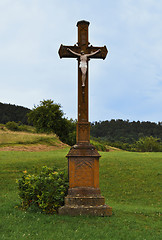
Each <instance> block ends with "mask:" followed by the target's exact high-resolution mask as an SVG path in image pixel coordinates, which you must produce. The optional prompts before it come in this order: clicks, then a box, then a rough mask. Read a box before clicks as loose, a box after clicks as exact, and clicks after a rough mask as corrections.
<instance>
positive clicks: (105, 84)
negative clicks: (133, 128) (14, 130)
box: [0, 0, 162, 122]
mask: <svg viewBox="0 0 162 240" xmlns="http://www.w3.org/2000/svg"><path fill="white" fill-rule="evenodd" d="M80 20H87V21H89V22H90V25H89V41H90V43H91V44H92V45H94V46H104V45H106V46H107V48H108V50H109V53H108V55H107V58H106V59H105V60H104V61H103V60H102V59H93V60H91V61H90V65H89V66H90V69H89V80H90V81H89V85H90V87H89V88H90V91H89V93H90V94H89V101H90V104H89V107H90V111H89V112H90V121H98V120H111V119H124V120H127V119H128V120H130V121H133V120H135V121H137V120H140V121H153V122H158V121H162V0H113V1H112V0H88V1H87V0H69V1H67V0H0V102H2V103H11V104H16V105H20V106H24V107H28V108H31V109H32V108H33V107H34V105H38V104H39V103H40V101H41V100H43V99H52V100H54V101H55V102H56V103H60V104H61V105H62V109H63V111H64V112H65V113H66V117H68V118H73V119H76V118H77V61H76V60H75V59H60V58H59V55H58V49H59V46H60V44H64V45H74V44H75V43H76V42H77V27H76V23H77V22H78V21H80Z"/></svg>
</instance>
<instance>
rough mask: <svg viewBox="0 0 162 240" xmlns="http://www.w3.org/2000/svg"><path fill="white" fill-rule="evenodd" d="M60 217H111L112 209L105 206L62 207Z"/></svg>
mask: <svg viewBox="0 0 162 240" xmlns="http://www.w3.org/2000/svg"><path fill="white" fill-rule="evenodd" d="M59 214H60V215H70V216H78V215H90V216H100V217H106V216H107V217H108V216H111V215H112V208H111V207H109V206H107V205H102V206H67V205H66V206H64V207H62V208H60V209H59Z"/></svg>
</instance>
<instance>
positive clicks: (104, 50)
mask: <svg viewBox="0 0 162 240" xmlns="http://www.w3.org/2000/svg"><path fill="white" fill-rule="evenodd" d="M97 50H100V51H99V52H98V53H96V54H95V55H92V56H90V58H102V59H105V58H106V55H107V53H108V50H107V48H106V46H104V47H93V46H92V45H91V46H89V47H88V53H89V54H90V53H93V52H96V51H97Z"/></svg>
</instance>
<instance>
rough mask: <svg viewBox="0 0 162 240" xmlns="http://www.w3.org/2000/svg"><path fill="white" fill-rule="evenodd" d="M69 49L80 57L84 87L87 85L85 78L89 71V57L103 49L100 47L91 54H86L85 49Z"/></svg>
mask: <svg viewBox="0 0 162 240" xmlns="http://www.w3.org/2000/svg"><path fill="white" fill-rule="evenodd" d="M67 50H68V51H70V52H71V53H73V54H74V55H76V56H78V57H80V59H79V60H80V64H79V67H80V69H81V72H82V87H85V80H86V73H87V67H88V66H87V62H88V60H89V59H88V58H89V57H91V56H93V55H95V54H96V53H98V52H100V51H101V49H98V50H97V51H95V52H92V53H90V54H85V53H84V51H83V50H82V51H81V53H80V54H79V53H76V52H74V51H72V50H71V49H70V48H68V49H67Z"/></svg>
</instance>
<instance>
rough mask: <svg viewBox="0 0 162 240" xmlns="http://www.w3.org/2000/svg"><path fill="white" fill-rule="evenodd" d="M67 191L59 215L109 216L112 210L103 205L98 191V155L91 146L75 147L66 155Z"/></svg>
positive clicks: (103, 201)
mask: <svg viewBox="0 0 162 240" xmlns="http://www.w3.org/2000/svg"><path fill="white" fill-rule="evenodd" d="M67 158H68V166H69V190H68V195H67V197H66V198H65V205H64V206H63V207H62V208H60V209H59V214H61V215H71V216H76V215H92V216H111V215H112V208H111V207H109V206H107V205H105V199H104V197H102V196H101V193H100V189H99V158H100V155H99V153H98V152H97V150H96V149H95V147H94V146H93V145H91V144H87V145H85V144H84V145H75V146H73V147H72V148H71V149H70V152H69V153H68V155H67Z"/></svg>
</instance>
